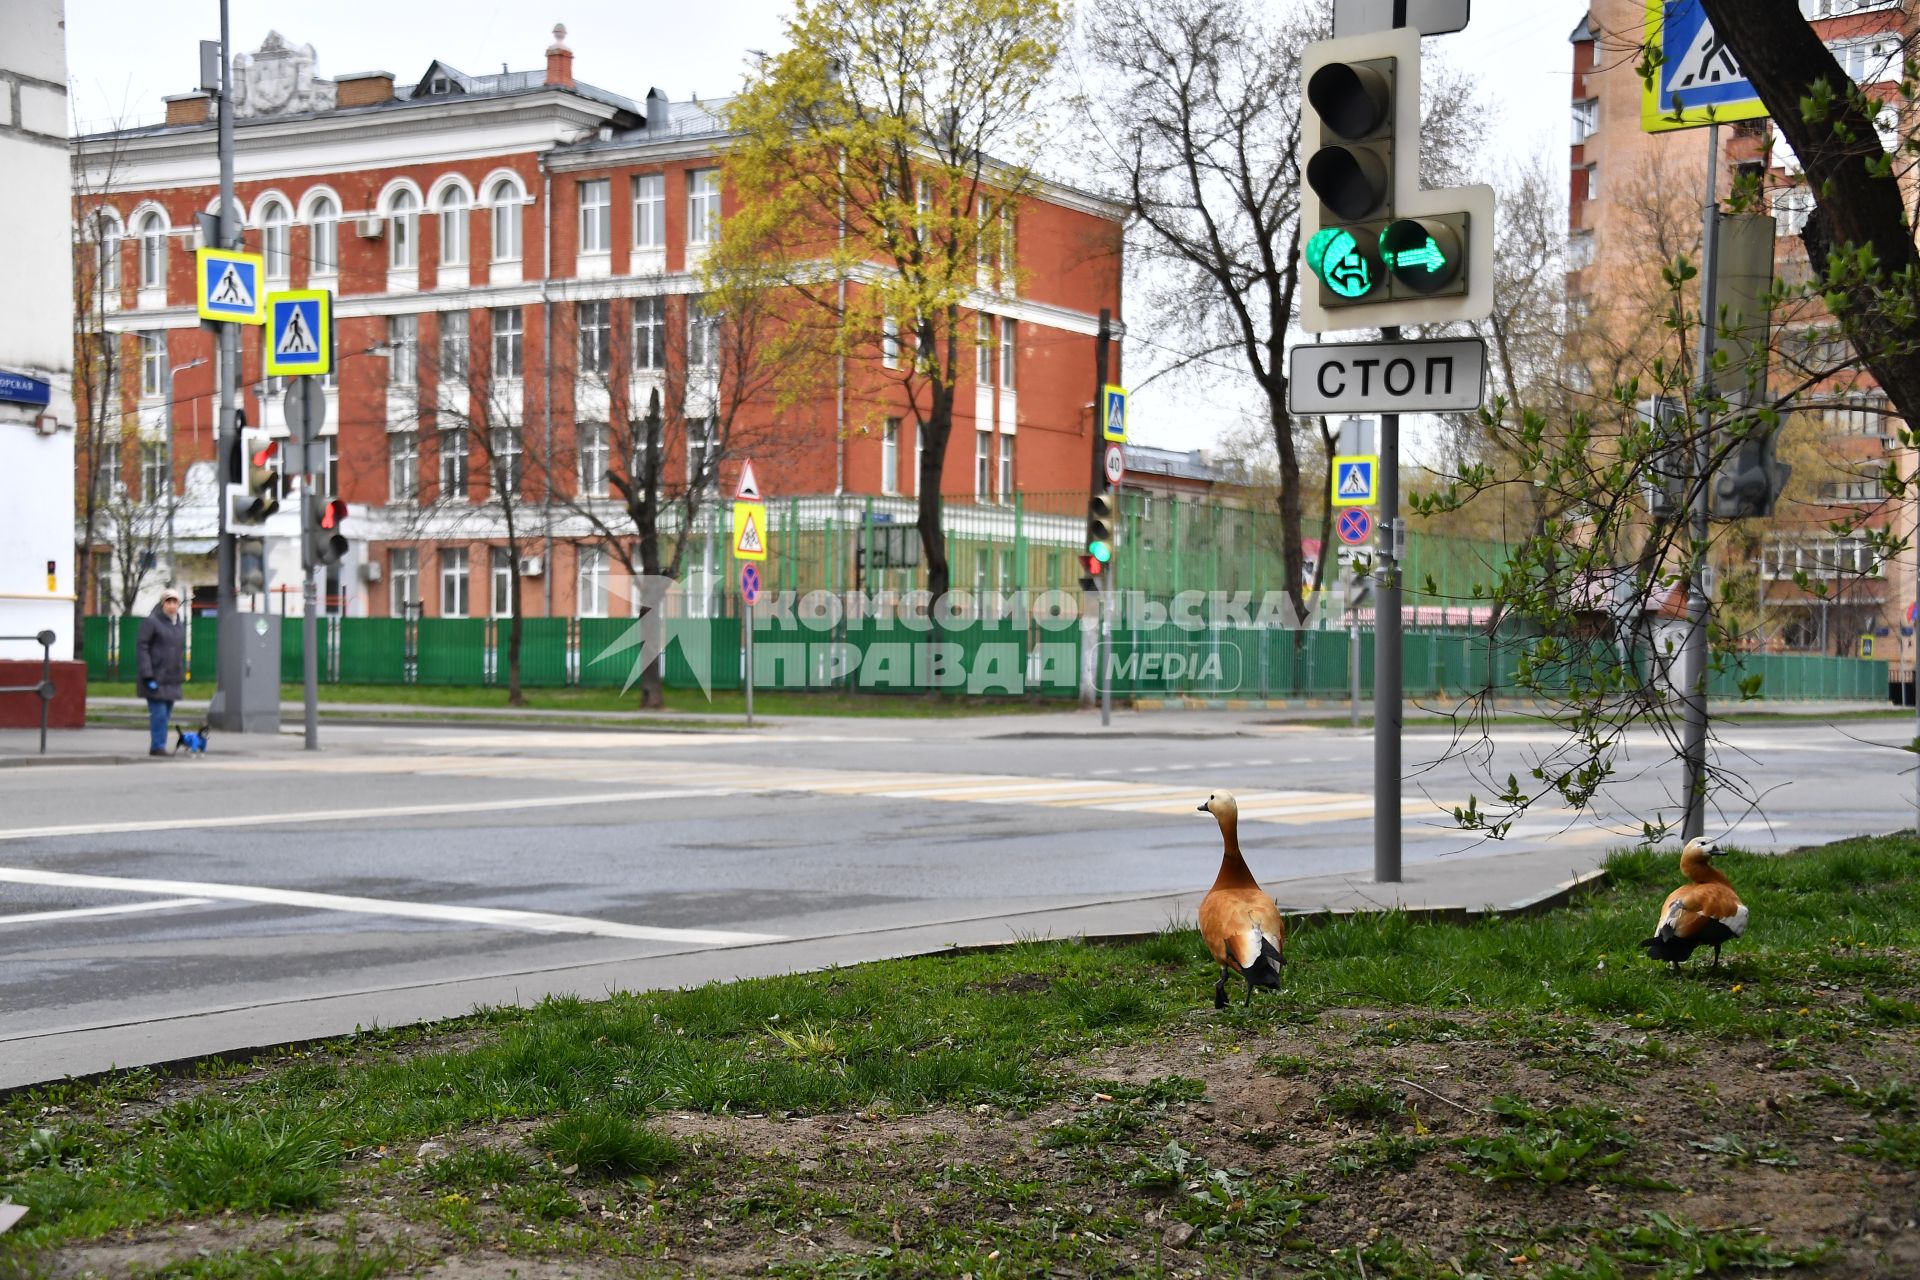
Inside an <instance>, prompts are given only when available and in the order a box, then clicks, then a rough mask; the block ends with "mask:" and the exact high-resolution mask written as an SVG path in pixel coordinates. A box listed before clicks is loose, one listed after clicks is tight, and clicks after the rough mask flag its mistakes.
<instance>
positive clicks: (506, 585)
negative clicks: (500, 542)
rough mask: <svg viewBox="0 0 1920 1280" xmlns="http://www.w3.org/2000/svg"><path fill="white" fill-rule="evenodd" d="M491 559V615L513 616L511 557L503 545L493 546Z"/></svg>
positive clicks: (497, 616)
mask: <svg viewBox="0 0 1920 1280" xmlns="http://www.w3.org/2000/svg"><path fill="white" fill-rule="evenodd" d="M492 559H493V572H492V575H491V576H492V579H493V591H492V595H493V616H494V617H496V618H510V617H512V616H513V557H512V556H511V555H510V554H508V552H507V549H506V548H505V547H495V548H493V551H492Z"/></svg>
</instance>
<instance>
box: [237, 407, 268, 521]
mask: <svg viewBox="0 0 1920 1280" xmlns="http://www.w3.org/2000/svg"><path fill="white" fill-rule="evenodd" d="M234 448H235V450H236V456H235V457H234V458H233V460H232V461H231V462H230V464H229V474H230V475H231V476H232V477H233V484H234V488H233V489H232V490H231V491H230V498H231V502H230V506H229V508H228V512H227V515H228V520H229V522H230V523H232V524H265V523H266V522H267V517H268V516H270V515H272V514H273V513H274V512H276V511H278V510H279V509H280V473H279V472H278V471H276V470H275V469H274V467H273V457H274V455H275V454H276V453H278V452H279V450H280V442H279V441H277V440H275V439H273V438H271V437H270V436H268V435H267V433H266V432H264V431H255V430H251V429H247V428H245V427H243V428H242V429H241V430H240V431H239V432H238V433H237V434H236V435H235V436H234Z"/></svg>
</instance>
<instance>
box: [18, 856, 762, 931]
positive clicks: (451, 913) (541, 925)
mask: <svg viewBox="0 0 1920 1280" xmlns="http://www.w3.org/2000/svg"><path fill="white" fill-rule="evenodd" d="M0 881H8V882H11V883H13V884H37V885H51V886H54V887H58V888H66V889H105V890H109V891H112V892H118V893H167V894H176V895H180V896H193V897H199V898H206V899H215V900H221V901H227V902H257V903H260V904H262V905H264V906H275V907H299V908H302V909H304V910H308V911H338V912H346V913H349V914H352V915H364V916H397V917H400V918H402V919H407V920H432V921H435V922H438V923H441V924H484V925H493V926H495V927H497V928H502V929H524V930H527V931H529V932H532V933H577V934H587V935H589V936H592V937H596V938H627V939H639V940H642V941H646V942H689V943H696V944H702V945H706V946H715V947H737V946H746V945H748V944H751V943H757V942H780V941H783V940H784V938H783V937H782V935H780V934H772V933H736V932H732V931H730V930H725V929H663V928H657V927H655V926H653V925H644V924H622V923H620V922H619V921H615V920H594V919H591V918H589V917H586V916H562V915H554V914H551V913H549V912H545V911H516V910H513V909H511V908H507V907H456V906H450V905H446V904H443V903H438V902H403V901H399V900H396V899H391V898H361V897H356V896H354V895H351V894H339V893H313V892H310V891H307V890H304V889H269V888H265V887H263V886H256V885H244V884H210V883H202V882H200V881H197V880H140V879H129V878H123V877H120V876H90V875H80V874H77V873H73V872H66V871H41V870H37V869H35V868H32V867H0Z"/></svg>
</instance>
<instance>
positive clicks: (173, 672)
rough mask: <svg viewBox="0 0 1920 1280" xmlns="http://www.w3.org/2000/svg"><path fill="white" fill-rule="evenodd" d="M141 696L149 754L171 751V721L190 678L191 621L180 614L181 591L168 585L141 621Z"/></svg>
mask: <svg viewBox="0 0 1920 1280" xmlns="http://www.w3.org/2000/svg"><path fill="white" fill-rule="evenodd" d="M137 647H138V649H139V651H140V696H141V697H143V698H145V699H146V700H147V729H148V732H149V736H150V738H151V741H150V743H149V744H148V750H147V754H148V755H150V756H162V757H164V756H165V755H166V754H167V722H168V721H169V720H171V719H172V718H173V704H174V703H176V702H178V701H180V686H181V685H182V684H183V683H185V681H186V678H187V624H186V622H185V621H183V620H182V619H181V617H180V593H179V592H178V591H176V590H174V589H173V588H172V587H168V588H167V589H166V590H165V591H163V592H161V593H160V603H159V604H157V605H155V606H153V612H152V613H150V614H148V615H147V616H146V620H145V621H143V622H142V623H141V624H140V639H139V641H138V643H137Z"/></svg>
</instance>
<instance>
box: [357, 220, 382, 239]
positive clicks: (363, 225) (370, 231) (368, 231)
mask: <svg viewBox="0 0 1920 1280" xmlns="http://www.w3.org/2000/svg"><path fill="white" fill-rule="evenodd" d="M353 230H354V232H355V234H357V235H358V236H359V237H360V238H361V239H362V240H378V239H379V238H380V237H381V236H383V235H385V234H387V220H386V219H385V218H357V219H355V220H354V224H353Z"/></svg>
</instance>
